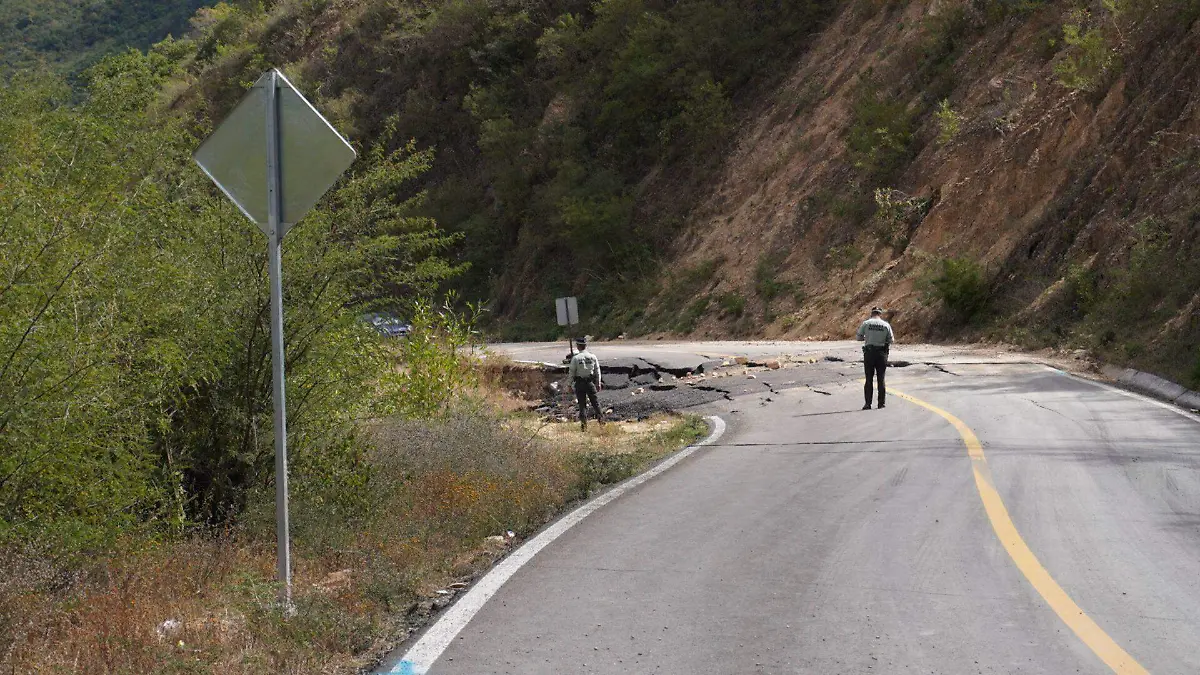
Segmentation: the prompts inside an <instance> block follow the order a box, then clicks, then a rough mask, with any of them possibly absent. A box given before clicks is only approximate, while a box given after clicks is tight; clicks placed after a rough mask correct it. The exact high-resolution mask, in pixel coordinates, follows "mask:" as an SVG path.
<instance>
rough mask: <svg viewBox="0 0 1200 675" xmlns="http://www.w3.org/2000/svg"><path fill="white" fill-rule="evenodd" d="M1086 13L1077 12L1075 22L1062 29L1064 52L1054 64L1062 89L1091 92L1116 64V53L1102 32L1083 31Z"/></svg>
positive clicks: (1097, 29)
mask: <svg viewBox="0 0 1200 675" xmlns="http://www.w3.org/2000/svg"><path fill="white" fill-rule="evenodd" d="M1088 18H1089V16H1088V14H1087V12H1077V13H1076V14H1075V16H1074V20H1075V23H1068V24H1066V25H1064V26H1063V42H1064V43H1065V44H1066V45H1067V53H1066V55H1065V56H1064V57H1063V59H1062V60H1061V61H1059V62H1058V63H1056V64H1054V74H1055V75H1057V76H1058V81H1059V82H1060V83H1061V84H1062V85H1063V86H1065V87H1069V88H1071V89H1079V90H1082V91H1095V90H1096V89H1098V88H1099V87H1100V84H1101V83H1102V82H1103V80H1104V78H1105V76H1106V75H1107V74H1108V73H1109V71H1110V70H1111V69H1112V67H1113V66H1114V64H1115V63H1116V59H1117V54H1116V51H1115V50H1114V49H1113V48H1112V46H1111V45H1110V44H1109V41H1108V38H1107V37H1106V36H1105V34H1104V31H1103V29H1101V28H1100V27H1093V28H1086V27H1084V26H1083V25H1082V24H1083V23H1085V22H1086V21H1087V20H1088Z"/></svg>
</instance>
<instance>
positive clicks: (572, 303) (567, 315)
mask: <svg viewBox="0 0 1200 675" xmlns="http://www.w3.org/2000/svg"><path fill="white" fill-rule="evenodd" d="M554 309H555V311H556V313H557V314H558V325H560V326H573V325H575V324H577V323H579V303H578V302H577V301H576V299H575V296H571V297H569V298H557V299H555V301H554Z"/></svg>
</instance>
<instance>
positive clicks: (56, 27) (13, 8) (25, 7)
mask: <svg viewBox="0 0 1200 675" xmlns="http://www.w3.org/2000/svg"><path fill="white" fill-rule="evenodd" d="M206 2H207V0H4V2H3V3H0V74H3V73H5V72H12V71H15V70H28V69H40V68H42V67H44V66H49V67H51V68H53V69H56V70H58V71H59V72H63V73H71V74H74V73H78V72H79V70H80V69H81V68H84V67H86V66H88V65H91V64H92V63H95V62H96V61H99V60H100V59H101V58H103V57H105V56H108V55H109V54H114V53H116V52H119V51H122V50H124V49H128V48H129V47H136V48H138V49H146V48H148V47H149V46H150V45H152V44H154V43H155V42H158V41H159V40H162V39H163V38H165V37H166V36H167V35H169V34H174V35H182V34H183V33H185V32H186V31H187V29H188V20H189V19H191V18H192V15H193V14H194V13H195V11H196V10H197V9H199V8H200V6H201V5H203V4H206Z"/></svg>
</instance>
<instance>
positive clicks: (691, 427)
mask: <svg viewBox="0 0 1200 675" xmlns="http://www.w3.org/2000/svg"><path fill="white" fill-rule="evenodd" d="M702 428H703V423H702V422H698V421H697V420H695V419H693V418H689V419H685V420H680V419H679V418H662V419H657V420H652V421H649V422H641V423H632V424H616V423H614V424H609V425H606V426H605V427H603V428H600V427H595V428H594V429H593V430H590V431H589V432H588V433H586V434H583V433H580V432H579V431H578V427H576V426H575V425H574V424H561V425H560V424H553V425H545V424H542V423H539V422H535V421H533V420H531V419H527V418H520V417H512V416H507V417H503V418H502V417H498V416H497V415H496V413H495V412H493V411H491V410H490V409H487V408H482V407H475V408H467V407H464V408H460V409H458V410H456V411H455V412H453V413H452V414H450V415H448V416H446V417H445V418H444V419H441V420H437V421H405V420H387V421H383V422H379V423H376V424H375V426H373V427H372V428H371V429H370V430H369V431H368V433H369V435H370V437H371V438H372V439H373V441H374V442H373V451H372V454H371V456H370V461H369V466H370V470H371V472H372V473H371V476H370V479H369V480H368V481H367V482H366V487H365V488H363V490H364V494H362V495H358V497H360V499H357V500H349V501H347V502H346V503H345V504H342V503H340V502H339V503H336V504H335V503H329V502H321V501H320V500H317V501H314V500H312V499H308V500H298V501H297V503H296V504H295V506H294V508H293V519H294V523H295V527H294V528H293V534H294V538H293V539H294V543H293V547H294V555H295V600H296V605H297V609H298V612H297V614H296V615H295V616H294V617H291V618H288V617H285V616H284V615H283V614H282V613H281V612H280V610H279V608H278V606H277V604H276V602H275V593H276V589H275V585H274V583H273V581H272V580H273V576H274V553H275V551H274V542H273V538H272V532H271V531H270V527H269V523H270V518H269V511H270V499H269V495H264V496H263V498H262V499H260V500H259V501H260V503H259V504H258V506H257V508H258V510H259V511H260V512H261V513H260V515H265V516H267V517H256V516H254V514H253V513H252V514H251V516H250V517H248V518H247V522H246V524H245V525H243V526H242V528H241V529H239V530H237V531H233V532H228V533H224V534H222V535H220V536H212V535H203V536H202V535H195V536H192V537H187V538H183V539H177V540H170V541H164V542H158V543H153V542H144V541H143V542H135V543H136V546H134V545H132V544H131V547H130V548H129V549H128V550H125V551H117V552H113V553H111V554H110V555H108V556H106V557H105V558H104V559H100V560H96V561H93V562H92V563H91V564H89V565H88V566H87V567H86V568H79V567H78V566H76V567H74V568H71V569H68V568H65V567H56V566H55V565H54V564H52V563H47V562H45V561H46V560H47V558H46V556H45V555H44V553H45V552H36V551H31V552H25V553H23V554H21V555H17V554H15V553H12V552H10V554H9V555H6V556H4V558H2V559H0V560H2V562H0V579H2V580H0V672H20V673H88V674H89V675H100V674H104V673H212V672H220V673H223V674H229V673H349V672H355V671H357V670H359V669H360V668H362V667H364V666H367V665H369V664H370V663H371V662H372V660H373V659H374V658H375V657H377V656H378V655H380V654H381V653H383V652H385V651H386V650H387V649H388V648H389V647H390V646H391V645H392V644H394V642H395V641H396V640H397V639H402V638H403V637H404V635H405V634H406V631H407V630H408V629H409V628H411V626H409V625H408V623H409V622H410V619H407V618H406V616H407V615H409V614H410V613H411V614H412V615H413V616H417V617H419V616H421V615H423V614H425V613H427V612H428V610H429V608H430V605H431V604H432V602H433V600H432V599H433V598H437V597H441V596H437V595H435V591H436V590H438V589H442V588H446V587H447V586H449V585H450V584H452V583H453V582H455V581H461V580H465V579H468V578H471V577H473V576H475V575H477V574H478V573H480V572H481V571H482V570H484V569H486V568H487V566H488V565H490V564H491V563H492V562H493V561H494V560H495V559H496V558H497V557H499V556H500V555H503V553H504V551H505V550H506V548H507V547H508V546H509V545H511V544H510V543H509V542H510V541H511V540H510V539H509V538H508V537H507V536H506V533H507V532H508V531H510V530H511V531H513V532H514V533H515V534H516V537H517V538H520V537H521V536H523V535H527V534H529V533H532V532H533V531H535V530H537V529H538V528H539V527H541V525H543V524H544V523H545V522H546V521H547V520H548V519H550V518H552V517H554V515H555V514H557V513H559V512H561V510H562V509H563V508H564V507H565V506H567V505H568V504H570V503H571V502H572V501H573V500H576V499H578V498H580V497H582V496H585V495H586V494H587V493H588V492H589V491H590V490H592V489H594V488H595V487H596V486H597V485H598V484H603V483H606V482H611V481H613V480H619V479H621V478H624V477H626V476H627V475H630V474H631V473H633V472H636V471H638V470H640V469H641V468H644V467H645V466H646V464H647V463H648V462H650V461H653V460H654V459H655V458H657V457H658V456H661V455H662V454H663V453H664V452H665V451H669V450H673V449H676V448H678V447H679V446H680V445H682V444H683V443H685V442H689V441H691V440H692V439H694V438H695V437H696V435H697V434H699V433H701V430H702ZM354 504H358V506H357V507H355V506H353V505H354ZM495 535H500V537H501V538H502V540H500V541H498V540H497V539H496V537H495ZM488 537H492V539H491V540H489V539H488Z"/></svg>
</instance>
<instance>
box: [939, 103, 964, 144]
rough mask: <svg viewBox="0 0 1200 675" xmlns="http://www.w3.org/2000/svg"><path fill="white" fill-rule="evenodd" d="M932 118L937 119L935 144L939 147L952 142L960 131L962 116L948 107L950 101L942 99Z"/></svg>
mask: <svg viewBox="0 0 1200 675" xmlns="http://www.w3.org/2000/svg"><path fill="white" fill-rule="evenodd" d="M934 117H935V118H936V119H937V125H938V137H937V142H938V144H939V145H946V144H947V143H949V142H951V141H953V140H954V138H955V137H956V136H958V133H959V132H960V131H962V123H963V116H962V115H961V114H959V113H957V112H955V111H954V108H951V107H950V99H948V98H944V99H942V102H941V103H939V104H938V108H937V112H935V113H934Z"/></svg>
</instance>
